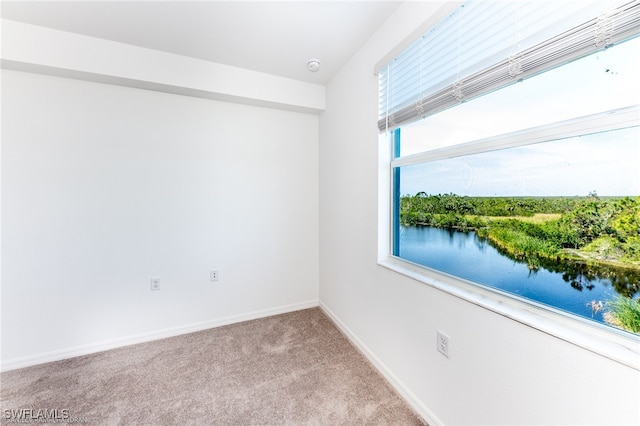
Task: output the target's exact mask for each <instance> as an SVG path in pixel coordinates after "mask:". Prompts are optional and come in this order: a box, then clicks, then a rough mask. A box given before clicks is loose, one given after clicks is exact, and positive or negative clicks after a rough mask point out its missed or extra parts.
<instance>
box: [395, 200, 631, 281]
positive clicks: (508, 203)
mask: <svg viewBox="0 0 640 426" xmlns="http://www.w3.org/2000/svg"><path fill="white" fill-rule="evenodd" d="M400 220H401V223H402V224H403V225H422V226H433V227H438V228H448V229H456V230H460V231H471V230H473V231H476V232H477V233H478V235H479V236H480V237H484V238H487V239H489V240H490V241H491V242H492V243H493V244H494V245H495V246H496V247H498V248H499V249H500V250H502V251H504V252H505V253H506V254H508V255H509V256H512V257H514V258H516V259H518V260H522V261H525V262H527V264H528V265H529V267H530V268H532V269H536V268H538V267H539V266H540V264H541V262H542V261H543V260H544V259H556V260H561V259H562V260H571V259H573V260H581V261H583V262H584V261H587V262H590V263H595V264H612V265H616V266H624V267H627V268H636V269H640V197H635V198H630V197H624V198H620V197H602V198H601V197H598V195H597V194H595V193H591V194H589V196H587V197H466V196H459V195H455V194H444V195H442V194H438V195H428V194H426V193H424V192H419V193H418V194H416V195H414V196H403V197H402V198H401V200H400Z"/></svg>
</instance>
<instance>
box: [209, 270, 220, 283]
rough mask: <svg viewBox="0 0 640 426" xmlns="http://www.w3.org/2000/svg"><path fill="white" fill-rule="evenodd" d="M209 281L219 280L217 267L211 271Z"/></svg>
mask: <svg viewBox="0 0 640 426" xmlns="http://www.w3.org/2000/svg"><path fill="white" fill-rule="evenodd" d="M209 281H218V271H217V270H216V269H212V270H211V271H209Z"/></svg>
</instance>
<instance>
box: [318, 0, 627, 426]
mask: <svg viewBox="0 0 640 426" xmlns="http://www.w3.org/2000/svg"><path fill="white" fill-rule="evenodd" d="M438 7H439V5H438V4H436V3H427V2H408V3H404V4H403V5H401V6H400V8H399V9H398V10H397V11H396V13H394V14H393V15H392V16H391V17H390V18H389V20H388V21H387V22H386V23H385V25H384V26H383V27H381V28H380V30H379V31H378V32H377V33H376V34H375V35H374V36H373V37H372V38H371V39H370V40H369V41H368V42H367V43H366V44H365V45H364V46H363V47H362V48H361V49H360V51H359V52H358V53H357V54H356V55H355V56H354V57H353V58H352V59H351V61H350V62H349V63H348V64H347V65H346V66H345V67H344V68H343V69H342V70H341V72H340V73H339V74H338V75H337V76H336V77H335V78H334V79H333V80H332V81H331V82H330V84H329V85H328V87H327V109H326V111H325V112H324V113H323V115H322V117H321V122H320V134H321V137H320V268H321V269H320V301H321V305H322V306H323V307H324V308H325V309H326V310H327V312H329V313H330V314H331V315H332V316H333V317H334V318H335V319H336V320H337V321H338V322H339V323H340V324H341V326H342V327H343V328H344V329H345V331H347V333H349V334H350V335H351V336H352V338H354V339H355V340H356V341H358V342H359V344H360V345H361V347H362V348H363V350H364V351H365V352H366V353H368V354H369V356H370V357H371V358H373V359H374V361H376V362H378V363H379V365H380V366H381V367H382V368H383V369H385V371H386V374H387V376H388V377H390V378H392V379H393V380H396V385H397V386H398V387H399V388H400V389H401V390H403V391H404V392H405V396H407V397H408V398H410V399H411V400H412V403H413V404H414V406H415V407H416V408H417V409H418V410H420V412H421V413H422V414H423V415H424V416H426V417H427V418H428V420H429V421H430V422H432V423H444V424H473V425H476V424H493V425H496V424H616V423H620V424H638V423H640V404H639V403H638V401H639V400H640V399H639V398H640V373H639V372H638V370H637V369H634V368H631V367H628V366H626V365H623V364H621V363H617V362H614V361H611V360H609V359H607V358H605V357H603V356H601V355H597V354H595V353H594V352H591V351H588V350H585V349H582V348H580V347H578V346H576V345H574V344H571V343H568V342H566V341H564V340H561V339H558V338H556V337H553V336H551V335H549V334H545V333H543V332H540V331H538V330H536V329H534V328H531V327H528V326H526V325H524V324H521V323H519V322H516V321H513V320H511V319H508V318H506V317H504V316H502V315H500V314H497V313H495V312H493V311H490V310H487V309H484V308H482V307H480V306H477V305H474V304H471V303H469V302H467V301H465V300H463V299H460V298H456V297H454V296H451V295H449V294H447V293H445V292H442V291H439V290H436V289H434V288H432V287H430V286H428V285H426V284H422V283H419V282H417V281H414V280H412V279H410V278H407V277H405V276H403V275H400V274H398V273H395V272H393V271H390V270H388V269H385V268H383V267H381V266H379V265H377V264H376V261H377V255H378V253H377V247H378V232H379V231H378V205H379V201H380V200H379V199H378V177H379V176H378V173H379V170H378V151H379V142H378V131H377V128H376V120H377V78H376V77H375V76H374V75H373V68H374V64H375V63H376V62H378V61H379V60H380V59H381V58H382V57H383V56H385V55H386V54H387V53H388V52H389V51H390V50H391V49H393V48H394V47H395V46H396V45H397V44H398V43H400V42H401V41H402V40H403V39H404V38H405V37H406V36H407V35H408V34H409V33H410V32H411V31H412V30H413V29H415V28H416V27H417V26H419V25H420V24H421V23H422V22H423V21H424V20H426V19H427V18H428V16H430V14H432V13H434V11H435V10H436V9H437V8H438ZM382 149H385V148H384V147H383V148H382ZM382 172H383V173H384V171H382ZM381 196H382V197H385V195H384V194H383V195H381ZM381 201H382V203H381V204H385V203H384V201H385V200H381ZM381 216H382V217H384V214H381ZM382 229H383V231H382V232H384V229H386V228H385V227H382ZM438 329H441V330H444V331H445V332H446V333H448V335H449V336H450V338H451V351H452V354H451V358H450V359H447V358H445V357H443V356H442V355H440V354H439V353H438V352H437V351H436V345H435V341H436V331H437V330H438Z"/></svg>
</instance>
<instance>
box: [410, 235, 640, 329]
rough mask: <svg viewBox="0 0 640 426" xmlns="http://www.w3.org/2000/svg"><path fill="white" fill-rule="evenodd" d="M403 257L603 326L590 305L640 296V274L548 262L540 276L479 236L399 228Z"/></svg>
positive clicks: (570, 263) (619, 269) (614, 269)
mask: <svg viewBox="0 0 640 426" xmlns="http://www.w3.org/2000/svg"><path fill="white" fill-rule="evenodd" d="M399 255H400V257H401V258H403V259H406V260H409V261H412V262H415V263H418V264H421V265H424V266H428V267H430V268H433V269H437V270H439V271H442V272H446V273H448V274H451V275H455V276H458V277H461V278H464V279H467V280H469V281H473V282H476V283H480V284H484V285H486V286H488V287H493V288H497V289H500V290H503V291H506V292H508V293H512V294H515V295H518V296H521V297H524V298H527V299H530V300H534V301H536V302H539V303H542V304H545V305H548V306H551V307H554V308H556V309H560V310H563V311H566V312H570V313H573V314H576V315H579V316H581V317H585V318H588V319H592V320H594V321H598V322H604V320H603V317H602V312H594V311H593V309H592V308H591V301H596V302H597V301H602V302H603V303H604V302H606V301H607V300H610V299H612V298H613V297H614V296H615V295H616V294H618V293H620V294H625V295H627V296H634V295H635V296H637V295H640V284H639V283H640V271H635V270H627V269H621V268H611V267H589V266H587V265H585V264H579V263H575V262H564V263H563V262H545V264H544V265H543V266H542V267H540V268H539V269H537V270H530V269H529V267H528V266H527V264H526V263H522V262H519V261H516V260H514V259H512V258H510V257H508V256H507V255H505V254H502V253H501V252H500V251H498V249H496V248H495V247H493V246H492V245H491V243H490V242H489V241H487V240H486V239H484V238H479V237H478V236H477V235H476V233H475V232H458V231H452V230H447V229H441V228H432V227H426V226H425V227H417V226H406V227H405V226H403V227H401V228H400V253H399Z"/></svg>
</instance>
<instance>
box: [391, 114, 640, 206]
mask: <svg viewBox="0 0 640 426" xmlns="http://www.w3.org/2000/svg"><path fill="white" fill-rule="evenodd" d="M639 141H640V128H638V127H635V128H629V129H625V130H618V131H614V132H606V133H600V134H594V135H589V136H583V137H581V138H571V139H566V140H562V141H555V142H546V143H540V144H535V145H529V146H524V147H518V148H511V149H505V150H500V151H493V152H488V153H482V154H475V155H469V156H464V157H458V158H453V159H449V160H440V161H434V162H430V163H424V164H417V165H413V166H405V167H403V168H402V171H401V173H402V178H401V182H402V183H401V188H400V192H401V193H402V194H410V195H413V194H415V193H417V192H420V191H424V192H426V193H429V194H438V193H440V194H444V193H450V192H453V193H455V194H458V195H469V196H525V195H528V196H574V195H579V196H585V195H588V194H589V192H591V191H596V192H597V193H598V194H599V195H603V196H605V195H609V196H614V195H617V196H620V195H625V196H627V195H628V196H636V195H640V146H639Z"/></svg>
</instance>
